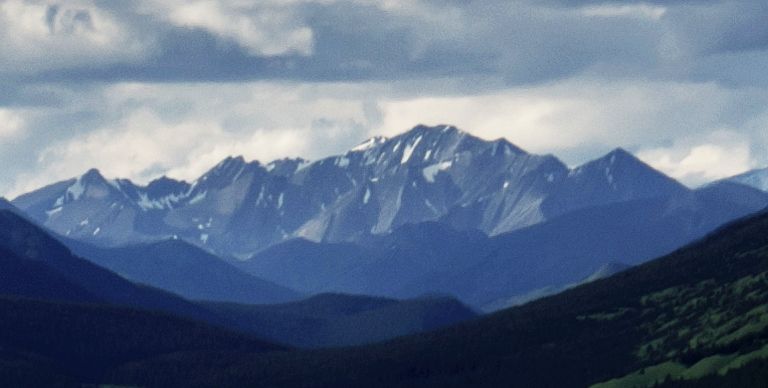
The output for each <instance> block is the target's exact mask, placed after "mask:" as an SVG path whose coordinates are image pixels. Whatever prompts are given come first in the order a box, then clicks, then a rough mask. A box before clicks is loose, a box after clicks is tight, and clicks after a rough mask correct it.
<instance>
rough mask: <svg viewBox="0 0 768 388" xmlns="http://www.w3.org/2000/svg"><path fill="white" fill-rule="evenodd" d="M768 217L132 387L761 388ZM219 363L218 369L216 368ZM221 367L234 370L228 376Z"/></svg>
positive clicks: (164, 363) (199, 360)
mask: <svg viewBox="0 0 768 388" xmlns="http://www.w3.org/2000/svg"><path fill="white" fill-rule="evenodd" d="M767 252H768V215H766V214H761V215H758V216H756V217H753V218H750V219H747V220H742V221H739V222H736V223H734V224H732V225H729V226H727V227H725V228H723V229H721V230H719V231H718V232H716V233H714V234H713V235H711V236H708V237H707V238H705V239H703V240H701V241H699V242H697V243H695V244H693V245H690V246H688V247H686V248H683V249H681V250H678V251H677V252H675V253H673V254H671V255H668V256H666V257H663V258H660V259H658V260H654V261H652V262H649V263H646V264H643V265H640V266H638V267H635V268H631V269H627V270H625V271H622V272H620V273H619V274H617V275H615V276H612V277H609V278H606V279H602V280H597V281H594V282H590V283H588V284H585V285H583V286H579V287H576V288H573V289H571V290H568V291H565V292H563V293H561V294H558V295H556V296H551V297H547V298H544V299H541V300H538V301H535V302H531V303H528V304H526V305H524V306H521V307H516V308H512V309H508V310H505V311H501V312H498V313H496V314H492V315H489V316H487V317H484V318H482V319H478V320H473V321H469V322H466V323H463V324H460V325H456V326H452V327H449V328H446V329H443V330H438V331H434V332H430V333H425V334H420V335H413V336H408V337H403V338H399V339H396V340H393V341H388V342H385V343H381V344H374V345H370V346H365V347H356V348H345V349H337V350H333V349H331V350H324V351H313V352H299V353H292V354H291V353H289V354H284V355H277V354H258V353H255V354H251V355H243V354H242V353H237V354H233V353H230V354H217V355H216V356H215V357H216V359H215V361H212V360H211V359H210V358H206V356H203V355H200V354H186V355H179V356H177V357H174V358H173V359H163V360H146V361H144V362H142V363H140V364H139V366H137V365H135V364H134V365H130V366H127V367H123V368H120V369H119V370H118V371H117V372H116V373H115V374H114V375H113V376H114V377H115V379H114V380H113V381H114V382H119V383H121V384H148V385H164V384H169V383H179V382H181V383H182V384H187V385H203V386H204V385H216V384H222V385H228V386H229V385H232V386H235V385H263V386H271V385H279V386H282V387H294V386H295V387H299V386H301V387H332V386H366V387H415V386H418V387H464V386H482V387H508V386H525V387H555V386H556V387H590V386H592V387H600V388H607V387H631V386H642V387H651V386H663V387H679V386H685V387H688V386H690V387H735V386H739V387H742V386H743V387H751V386H761V385H762V384H764V382H765V378H766V377H768V374H767V373H766V371H768V369H767V368H766V366H768V310H766V308H765V306H766V303H768V282H766V279H767V276H768V253H767ZM212 364H213V365H212ZM222 366H225V367H226V374H221V373H220V371H221V368H222Z"/></svg>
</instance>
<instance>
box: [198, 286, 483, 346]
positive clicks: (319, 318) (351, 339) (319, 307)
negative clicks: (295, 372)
mask: <svg viewBox="0 0 768 388" xmlns="http://www.w3.org/2000/svg"><path fill="white" fill-rule="evenodd" d="M205 306H206V307H207V308H209V309H210V310H212V311H214V312H216V313H218V314H220V315H221V316H223V317H225V318H227V319H228V320H230V321H232V322H236V323H237V324H238V325H239V328H240V329H241V330H243V331H246V332H250V333H254V334H255V335H257V336H258V337H260V338H266V339H268V340H271V341H275V342H278V343H285V344H288V345H293V346H298V347H311V348H318V347H339V346H349V345H360V344H365V343H372V342H377V341H383V340H386V339H390V338H394V337H398V336H402V335H406V334H414V333H419V332H423V331H428V330H434V329H437V328H440V327H445V326H449V325H452V324H456V323H458V322H462V321H466V320H468V319H472V318H475V317H476V316H477V315H476V314H475V313H474V312H472V310H470V309H469V308H467V307H466V306H464V305H462V304H461V303H460V302H458V301H457V300H455V299H452V298H447V297H442V298H441V297H424V298H418V299H411V300H403V301H400V300H394V299H386V298H373V297H368V296H356V295H341V294H323V295H317V296H314V297H311V298H309V299H306V300H303V301H299V302H293V303H286V304H280V305H265V306H246V305H235V304H212V303H209V304H205Z"/></svg>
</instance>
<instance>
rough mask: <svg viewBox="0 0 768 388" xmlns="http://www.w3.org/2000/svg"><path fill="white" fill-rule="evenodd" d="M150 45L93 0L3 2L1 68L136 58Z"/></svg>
mask: <svg viewBox="0 0 768 388" xmlns="http://www.w3.org/2000/svg"><path fill="white" fill-rule="evenodd" d="M148 44H149V43H148V42H146V41H143V40H140V39H139V38H138V37H137V36H135V35H133V34H132V31H130V29H129V28H127V27H126V26H124V25H121V24H120V23H119V22H118V21H117V20H116V19H115V18H114V17H113V16H112V15H110V14H109V13H107V12H106V11H104V10H102V9H99V8H98V7H96V6H95V5H94V4H93V3H92V2H91V1H86V0H73V1H67V2H51V1H36V0H3V1H0V70H2V69H6V70H7V69H12V70H14V71H18V72H22V73H23V72H30V71H39V70H46V69H54V68H60V67H66V66H73V65H85V64H88V65H93V64H104V63H115V62H123V61H134V60H138V59H141V58H143V57H144V55H145V54H146V53H147V50H148Z"/></svg>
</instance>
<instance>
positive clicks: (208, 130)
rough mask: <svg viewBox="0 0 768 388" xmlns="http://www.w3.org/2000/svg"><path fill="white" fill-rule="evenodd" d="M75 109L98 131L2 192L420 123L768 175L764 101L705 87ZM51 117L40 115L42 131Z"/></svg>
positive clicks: (343, 89) (139, 100)
mask: <svg viewBox="0 0 768 388" xmlns="http://www.w3.org/2000/svg"><path fill="white" fill-rule="evenodd" d="M445 82H449V81H445ZM406 84H407V85H406ZM440 85H443V86H440ZM433 88H436V89H437V90H438V92H433V90H434V89H433ZM437 93H439V96H433V97H428V96H429V95H434V94H437ZM78 98H79V99H80V100H78V101H76V102H74V105H75V106H76V107H79V109H82V107H85V106H87V108H88V110H87V111H81V110H78V109H73V110H72V111H71V112H70V111H67V112H65V113H60V114H65V115H72V116H73V117H79V116H80V115H82V114H88V115H91V114H94V112H95V113H97V114H98V115H99V122H97V123H96V124H95V125H94V127H92V128H87V129H81V130H80V131H79V132H77V134H74V133H73V134H72V135H69V136H60V137H59V138H58V140H55V141H54V140H49V139H40V141H39V142H37V143H36V144H37V147H38V148H35V149H30V150H28V151H27V152H26V153H28V154H32V155H41V157H40V158H39V160H37V164H36V165H30V166H27V167H25V169H26V173H24V174H21V175H13V178H15V179H14V181H15V184H12V183H10V182H8V183H5V185H6V187H13V188H12V189H11V190H10V193H8V194H11V195H12V194H18V193H21V192H23V191H28V190H30V189H33V188H36V187H39V186H41V185H43V184H47V183H50V182H53V181H56V180H60V179H65V178H69V177H72V176H75V175H78V174H81V173H83V172H84V171H86V170H87V169H89V168H91V167H97V168H100V169H101V170H102V171H103V172H104V173H105V175H107V176H111V177H126V178H131V179H133V180H136V181H139V182H146V181H147V180H149V179H151V178H155V177H157V176H158V175H160V174H162V173H166V174H169V175H170V176H173V177H177V178H183V179H188V180H189V179H194V178H196V177H198V176H199V175H200V174H202V173H203V172H204V171H205V170H207V169H208V168H210V167H212V166H213V165H215V164H216V163H217V162H218V161H220V160H221V159H223V158H224V157H226V156H229V155H239V154H242V155H243V156H245V157H246V159H250V160H259V161H262V162H268V161H270V160H272V159H275V158H281V157H288V156H290V157H294V156H301V157H305V158H309V159H315V160H316V159H317V158H319V157H324V156H327V155H331V154H335V153H340V152H343V151H344V150H346V149H349V148H351V147H352V146H354V145H356V144H358V143H359V142H361V141H362V140H364V139H365V138H367V137H369V136H373V135H380V134H384V135H394V134H397V133H400V132H403V131H405V130H407V129H409V128H411V127H413V126H414V125H416V124H419V123H424V124H434V125H436V124H454V125H457V126H459V127H460V128H462V129H464V130H466V131H469V132H471V133H473V134H475V135H477V136H480V137H483V138H486V139H494V138H498V137H505V138H507V139H509V140H510V141H512V142H513V143H515V144H517V145H519V146H521V147H523V148H524V149H527V150H528V151H531V152H535V153H540V154H542V153H554V154H555V155H557V156H559V157H561V158H563V160H564V161H565V162H566V163H569V164H571V165H575V164H579V163H582V162H584V161H586V160H588V159H591V158H594V157H597V156H599V155H601V154H602V153H604V152H607V151H609V150H610V149H612V148H614V147H617V146H621V147H624V148H627V149H629V150H632V151H639V154H640V156H641V157H642V158H643V159H644V160H646V161H647V162H649V163H650V164H652V165H653V166H655V167H657V168H659V169H661V170H662V171H665V172H667V173H669V174H671V175H672V176H674V177H676V178H679V179H681V180H683V181H684V182H686V183H688V184H698V183H701V182H703V181H706V180H710V179H716V178H720V177H722V176H725V175H728V174H731V173H738V172H741V171H742V170H744V169H746V168H748V167H750V166H753V165H761V164H768V159H766V158H765V157H764V153H758V152H755V149H754V145H755V144H758V143H757V142H758V141H763V142H765V140H766V139H765V136H766V135H765V130H764V128H765V126H764V124H765V123H766V122H768V120H765V117H768V115H766V113H764V112H763V113H762V114H761V112H762V111H761V110H756V111H755V112H754V114H753V116H754V117H755V118H754V120H751V121H747V122H744V121H743V120H742V118H743V117H744V112H743V111H744V109H745V108H744V107H745V106H747V105H749V106H752V107H758V106H763V105H765V101H764V99H765V96H764V92H763V91H762V90H760V89H756V90H738V89H737V90H733V89H727V88H722V87H720V86H717V85H715V84H708V83H705V84H697V83H648V82H645V83H636V82H626V81H625V82H619V81H614V82H603V81H599V80H595V79H576V80H566V81H561V82H559V83H554V84H549V85H543V86H537V87H529V88H514V89H508V90H504V91H499V92H494V93H485V94H476V95H459V94H456V95H450V94H446V93H445V87H444V83H443V82H441V81H439V80H438V81H430V82H429V83H427V84H423V85H422V84H419V83H417V82H413V81H403V82H402V83H339V84H335V83H322V84H313V83H281V82H251V83H243V84H236V83H227V84H216V83H196V84H143V83H126V84H118V85H111V86H107V87H105V89H103V90H101V91H99V92H96V91H95V90H94V91H91V92H90V93H82V95H79V96H78ZM67 109H72V108H67ZM45 115H46V113H45V112H42V111H41V112H39V113H38V117H37V118H36V120H41V117H45ZM58 121H60V120H58ZM58 121H54V120H50V119H48V120H42V121H40V122H43V123H46V125H56V123H57V122H58ZM69 125H70V124H66V123H63V124H62V127H61V128H56V127H48V126H47V127H46V129H45V131H44V132H41V133H45V134H46V136H47V134H50V133H53V132H56V131H57V130H67V131H70V132H71V129H70V128H68V126H69ZM723 128H733V129H732V130H730V131H725V132H724V131H723V130H722V129H723ZM734 134H738V136H736V135H734ZM700 139H701V140H700ZM761 139H762V140H761ZM761 144H765V143H761ZM750 146H752V150H750ZM1 157H2V156H1V155H0V160H2V159H1ZM33 162H34V161H33ZM13 178H11V179H13ZM6 182H7V181H6Z"/></svg>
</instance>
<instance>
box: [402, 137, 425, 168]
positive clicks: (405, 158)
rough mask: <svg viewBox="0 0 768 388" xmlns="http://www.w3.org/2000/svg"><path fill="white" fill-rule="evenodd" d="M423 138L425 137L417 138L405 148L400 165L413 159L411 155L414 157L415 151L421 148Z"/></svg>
mask: <svg viewBox="0 0 768 388" xmlns="http://www.w3.org/2000/svg"><path fill="white" fill-rule="evenodd" d="M422 138H423V137H422V136H421V135H419V137H417V138H416V140H415V141H414V142H413V143H411V144H408V145H407V146H405V149H404V150H403V158H402V159H401V160H400V164H406V163H408V160H410V159H411V155H413V151H414V150H415V149H416V147H418V146H419V143H420V142H421V139H422Z"/></svg>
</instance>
